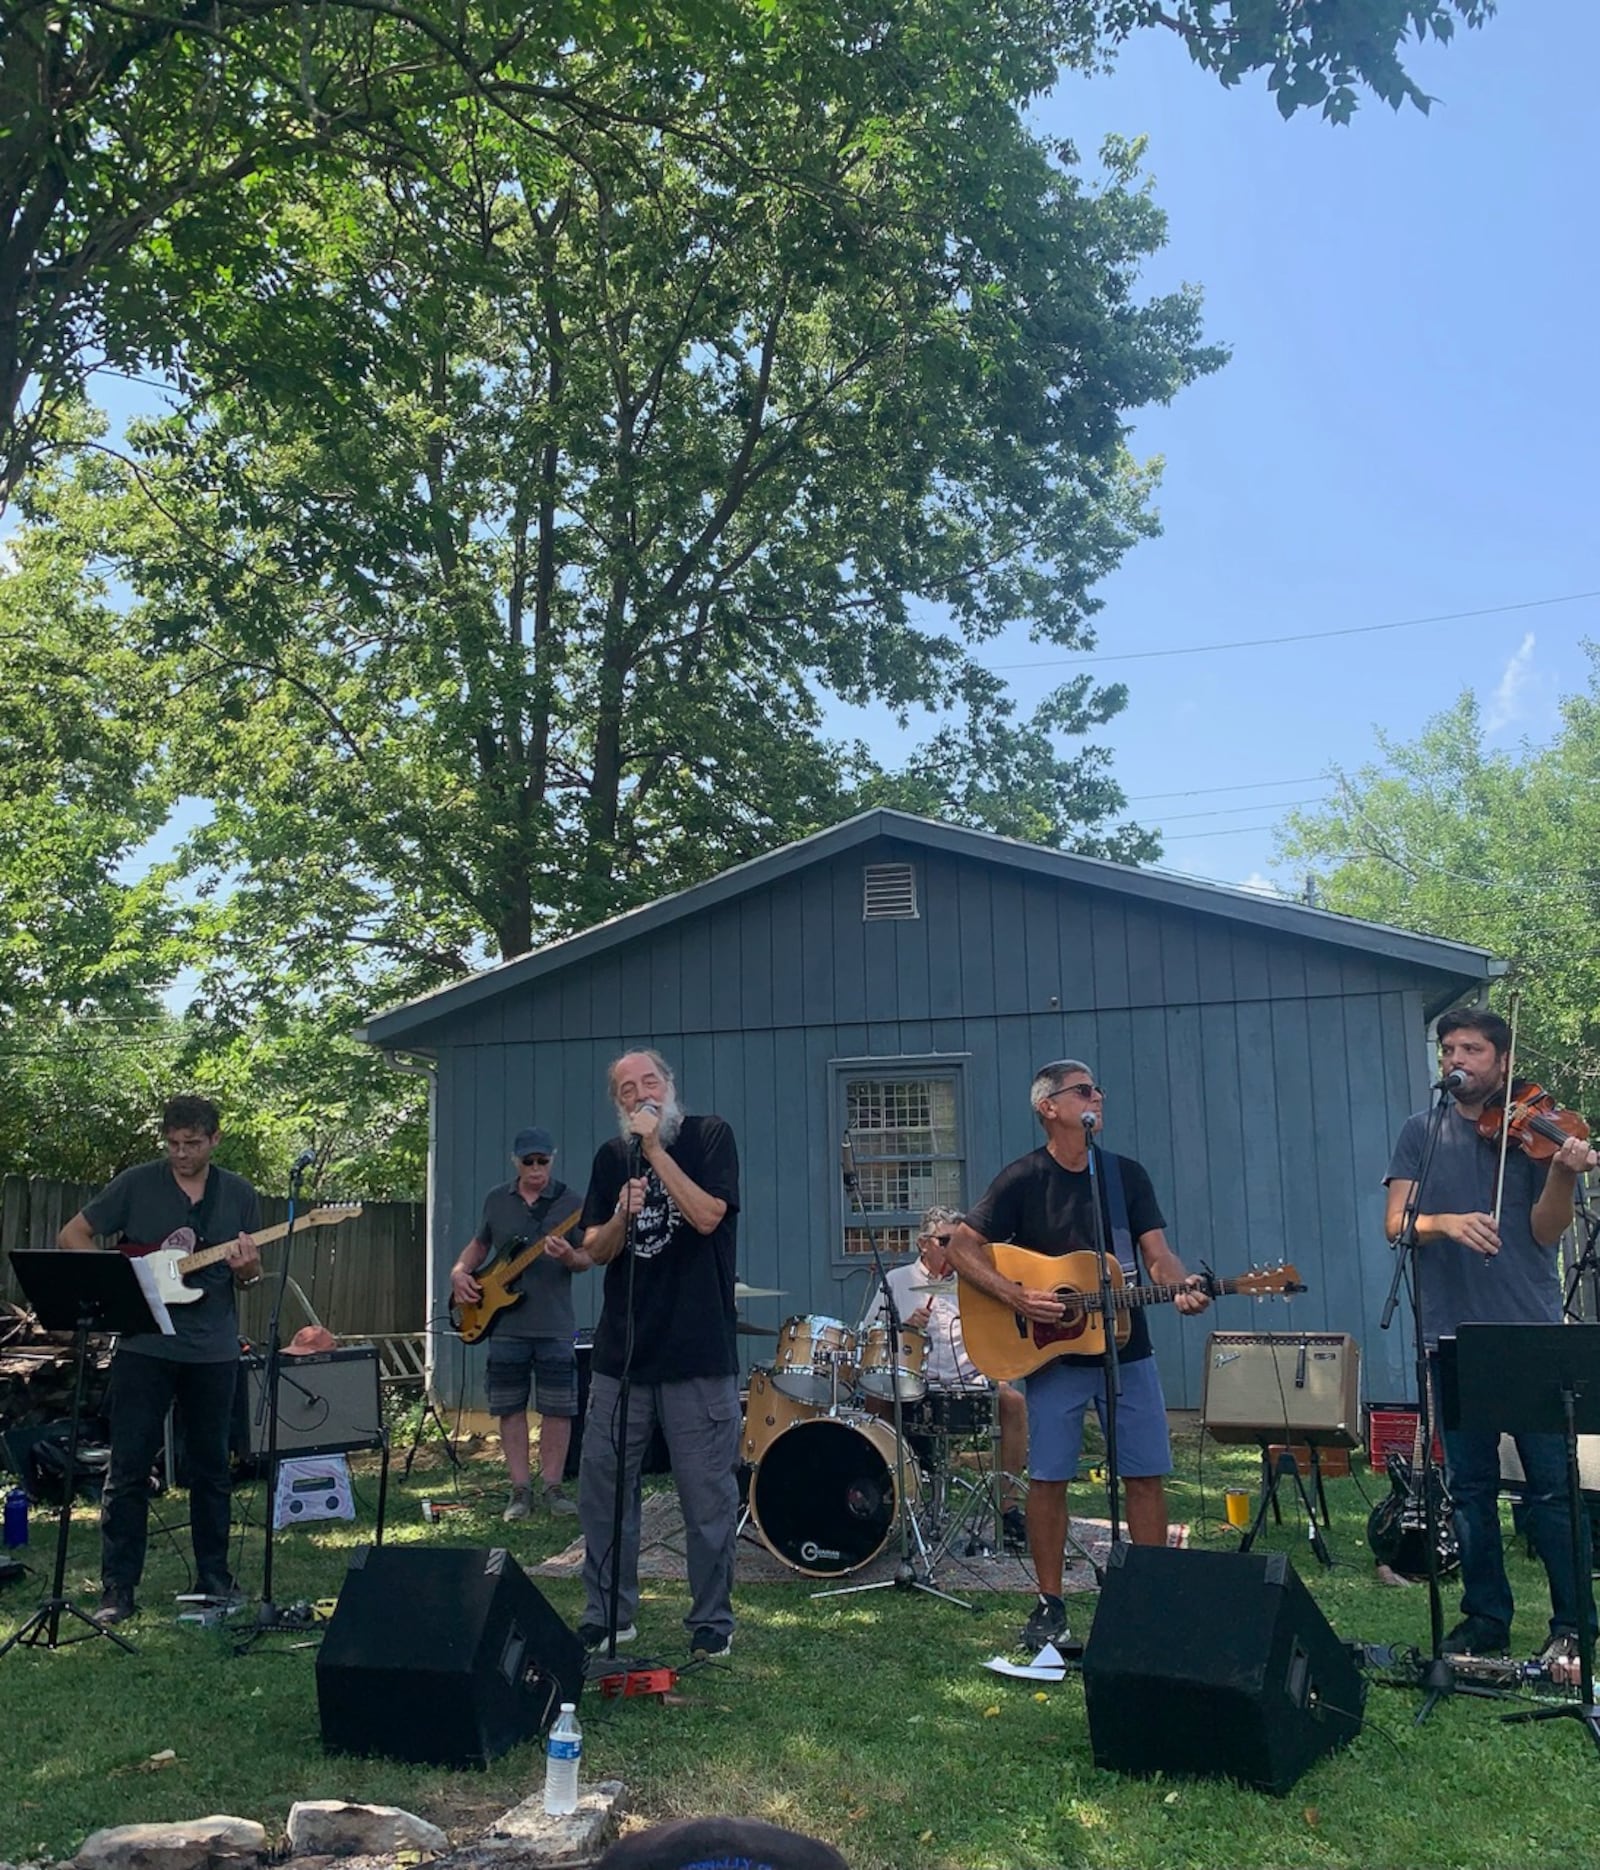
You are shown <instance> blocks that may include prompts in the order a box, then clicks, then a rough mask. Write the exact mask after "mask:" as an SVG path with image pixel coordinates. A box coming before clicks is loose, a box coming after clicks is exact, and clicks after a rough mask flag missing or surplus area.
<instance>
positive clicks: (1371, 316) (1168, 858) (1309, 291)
mask: <svg viewBox="0 0 1600 1870" xmlns="http://www.w3.org/2000/svg"><path fill="white" fill-rule="evenodd" d="M1408 64H1409V66H1410V68H1411V69H1412V71H1413V72H1414V73H1415V74H1416V75H1417V76H1418V77H1419V79H1420V81H1421V82H1422V84H1423V86H1424V88H1425V89H1426V90H1428V91H1429V92H1431V93H1432V94H1433V96H1434V97H1435V98H1436V100H1437V101H1436V103H1435V105H1434V108H1433V110H1432V112H1431V114H1430V115H1428V116H1427V117H1424V116H1422V115H1421V114H1420V113H1419V112H1417V111H1414V110H1411V109H1409V108H1408V109H1406V110H1405V111H1403V112H1402V113H1401V114H1400V115H1398V116H1396V115H1395V114H1394V113H1392V112H1391V111H1389V109H1388V108H1387V107H1386V106H1384V105H1382V104H1379V103H1378V102H1376V101H1375V100H1364V101H1363V103H1362V106H1361V108H1360V110H1359V111H1358V112H1357V114H1356V117H1355V119H1354V121H1353V123H1352V124H1351V125H1350V126H1349V127H1347V128H1343V129H1340V128H1336V127H1334V126H1332V125H1330V124H1325V123H1323V122H1322V121H1321V120H1320V119H1319V118H1315V117H1305V118H1296V119H1295V120H1293V121H1291V122H1289V123H1285V122H1284V121H1283V120H1282V118H1281V117H1280V116H1279V115H1278V112H1277V110H1276V108H1275V106H1274V104H1273V102H1272V100H1271V98H1270V97H1269V96H1268V95H1267V94H1266V92H1265V90H1264V88H1261V87H1260V86H1258V85H1256V84H1254V83H1246V84H1245V85H1243V86H1241V87H1239V88H1238V89H1235V90H1232V91H1226V90H1224V89H1222V87H1221V86H1219V85H1218V84H1217V83H1216V82H1215V81H1214V80H1213V79H1211V78H1210V77H1209V76H1208V75H1207V74H1205V73H1203V72H1201V71H1199V70H1198V69H1197V68H1196V67H1194V66H1193V65H1192V64H1191V63H1190V61H1189V59H1188V57H1187V55H1186V53H1185V52H1184V50H1183V48H1182V46H1181V45H1180V44H1179V42H1178V41H1177V39H1176V38H1175V37H1174V36H1172V35H1170V34H1167V33H1164V32H1149V33H1145V34H1142V35H1140V37H1139V38H1137V39H1136V40H1135V41H1133V42H1132V43H1131V44H1130V45H1129V46H1128V47H1127V48H1126V49H1125V51H1124V52H1123V54H1122V56H1121V58H1120V60H1119V62H1118V66H1117V69H1116V70H1115V72H1114V73H1113V74H1112V75H1111V76H1110V77H1107V78H1094V79H1088V78H1084V77H1072V78H1069V79H1066V80H1064V81H1063V83H1062V84H1061V85H1060V86H1059V88H1058V89H1057V90H1056V92H1055V93H1054V95H1053V96H1052V97H1051V98H1050V99H1049V100H1048V101H1047V102H1046V103H1045V105H1044V106H1043V107H1042V108H1041V109H1040V110H1039V111H1038V113H1037V117H1038V123H1039V127H1040V129H1041V130H1042V131H1044V132H1045V133H1047V134H1050V135H1054V136H1061V135H1065V136H1070V137H1071V138H1072V139H1073V140H1074V141H1075V142H1076V144H1077V145H1078V147H1079V150H1080V152H1082V153H1083V154H1084V155H1085V156H1086V157H1087V156H1089V155H1091V154H1092V152H1093V151H1094V150H1095V149H1096V148H1097V147H1098V144H1099V142H1100V139H1101V138H1102V137H1103V136H1104V135H1105V134H1106V133H1107V132H1108V131H1118V132H1121V133H1124V134H1128V135H1133V134H1139V133H1145V134H1148V136H1149V137H1150V149H1149V153H1148V156H1147V159H1146V160H1147V168H1148V170H1149V172H1150V174H1151V175H1153V177H1154V178H1155V182H1156V195H1157V199H1158V200H1159V202H1160V203H1161V205H1162V206H1163V207H1164V208H1165V209H1166V211H1167V213H1168V216H1169V220H1170V226H1169V246H1168V248H1167V250H1166V252H1165V253H1164V254H1163V255H1162V256H1160V258H1159V259H1158V260H1157V261H1156V262H1155V263H1154V264H1153V265H1152V267H1151V269H1150V271H1149V273H1148V276H1147V277H1148V282H1149V284H1150V286H1151V287H1152V288H1153V289H1158V290H1160V289H1167V288H1169V287H1170V286H1171V285H1173V284H1175V283H1177V282H1179V281H1193V282H1196V283H1198V284H1199V285H1200V286H1201V287H1202V288H1203V289H1204V292H1205V299H1206V324H1207V331H1208V335H1209V336H1210V337H1212V338H1214V339H1219V340H1222V341H1224V342H1226V343H1228V344H1230V345H1231V346H1232V347H1233V360H1232V362H1231V363H1230V364H1229V365H1228V366H1227V367H1226V368H1225V369H1224V370H1222V371H1221V372H1219V373H1218V374H1217V375H1215V376H1213V377H1210V378H1208V379H1207V380H1206V381H1205V382H1203V383H1201V384H1199V385H1197V386H1196V387H1194V388H1192V389H1190V390H1187V391H1185V392H1184V393H1183V395H1182V396H1180V397H1179V398H1178V400H1177V401H1176V402H1175V403H1174V404H1173V406H1172V407H1171V408H1170V409H1164V410H1154V411H1149V412H1145V413H1144V414H1143V415H1141V416H1140V417H1139V419H1138V423H1137V429H1136V433H1135V435H1134V438H1133V440H1134V446H1135V449H1136V450H1137V452H1139V453H1140V454H1141V455H1148V454H1156V453H1159V454H1162V455H1164V456H1165V457H1166V475H1165V480H1164V483H1163V488H1162V492H1161V496H1160V508H1161V512H1162V516H1163V520H1164V524H1165V533H1164V536H1163V537H1162V538H1160V539H1159V540H1156V541H1153V542H1151V543H1149V544H1147V545H1143V546H1140V547H1138V548H1137V549H1136V550H1135V551H1134V552H1133V553H1132V554H1131V555H1130V556H1129V558H1128V559H1127V561H1126V562H1125V564H1124V567H1123V568H1122V570H1120V571H1119V572H1118V573H1117V575H1116V576H1114V577H1113V578H1111V579H1109V580H1108V581H1106V583H1105V584H1103V585H1102V586H1101V590H1100V594H1101V595H1102V596H1103V597H1104V599H1105V608H1104V610H1103V611H1102V613H1101V614H1100V617H1099V618H1098V620H1097V622H1098V629H1099V639H1100V640H1099V646H1098V647H1099V651H1100V652H1101V654H1102V655H1104V656H1106V657H1118V656H1130V657H1133V656H1137V657H1140V658H1141V659H1138V660H1106V661H1102V662H1096V663H1094V664H1092V665H1090V666H1092V667H1094V668H1095V669H1096V670H1097V672H1099V673H1101V674H1103V675H1104V676H1105V677H1106V678H1107V679H1122V680H1125V681H1127V683H1128V684H1129V687H1130V689H1131V698H1130V701H1129V705H1128V708H1127V710H1126V712H1125V713H1124V714H1122V715H1121V716H1120V717H1119V718H1118V719H1117V720H1116V721H1115V722H1113V723H1112V724H1111V725H1110V726H1109V727H1108V728H1107V729H1105V730H1104V733H1103V738H1104V739H1105V740H1106V741H1107V743H1108V744H1109V745H1110V746H1111V747H1112V748H1113V749H1114V752H1115V767H1116V773H1117V777H1118V779H1119V780H1120V782H1121V784H1122V785H1123V787H1124V789H1125V790H1126V792H1127V793H1128V794H1129V795H1130V798H1132V799H1134V800H1137V801H1139V802H1138V803H1137V804H1136V805H1135V806H1134V808H1133V815H1134V816H1136V817H1138V818H1139V819H1140V821H1141V822H1143V823H1160V824H1162V825H1163V831H1164V837H1165V841H1166V853H1165V856H1164V858H1163V860H1162V861H1163V863H1164V864H1165V865H1166V866H1167V867H1169V868H1181V869H1185V870H1190V871H1193V872H1195V873H1196V874H1199V875H1202V876H1207V877H1214V878H1218V879H1221V880H1223V881H1227V882H1241V881H1244V880H1246V879H1249V878H1252V877H1259V876H1263V875H1266V876H1273V877H1274V878H1275V880H1277V881H1279V882H1281V883H1283V884H1286V885H1289V886H1293V884H1294V883H1295V881H1296V879H1295V878H1294V877H1293V876H1292V875H1289V874H1287V873H1284V872H1274V870H1273V868H1272V855H1273V849H1274V844H1273V837H1272V832H1271V829H1270V827H1271V825H1272V824H1273V823H1274V822H1276V821H1277V819H1278V818H1279V817H1280V816H1281V812H1280V810H1279V808H1280V807H1281V805H1282V804H1283V803H1285V802H1288V801H1291V800H1293V801H1304V800H1310V799H1315V798H1317V797H1319V796H1320V795H1322V794H1323V793H1324V791H1325V789H1326V788H1325V785H1324V783H1323V781H1322V780H1321V778H1320V775H1322V774H1324V773H1325V772H1326V771H1327V770H1328V769H1329V768H1330V767H1332V766H1334V765H1339V766H1343V767H1347V768H1348V767H1354V766H1358V765H1360V764H1362V763H1363V762H1365V761H1367V760H1369V759H1371V758H1373V757H1374V756H1375V752H1376V747H1375V741H1374V737H1373V730H1374V727H1381V728H1383V729H1384V730H1385V731H1387V732H1388V733H1389V734H1391V735H1393V736H1397V737H1399V738H1401V739H1410V738H1412V737H1414V735H1415V734H1416V733H1417V732H1418V730H1419V729H1420V728H1421V727H1422V726H1423V724H1424V723H1425V722H1426V720H1427V719H1428V718H1429V717H1430V716H1432V715H1434V714H1437V713H1438V712H1439V711H1440V710H1441V709H1443V708H1445V707H1448V706H1449V705H1450V704H1451V703H1452V702H1453V701H1454V700H1455V698H1456V697H1457V696H1458V695H1459V694H1460V692H1461V691H1462V689H1463V688H1466V687H1472V688H1474V689H1476V690H1477V691H1478V693H1479V695H1480V697H1481V698H1482V700H1483V703H1484V706H1485V709H1486V712H1487V715H1488V718H1489V719H1490V720H1492V721H1493V722H1494V723H1495V729H1494V739H1493V744H1496V745H1499V746H1506V747H1514V746H1515V745H1516V744H1517V743H1518V742H1519V741H1521V740H1523V739H1530V740H1534V741H1538V740H1542V739H1545V738H1548V736H1549V735H1550V733H1551V732H1552V731H1553V729H1554V727H1555V725H1556V701H1557V698H1558V696H1559V695H1561V694H1563V693H1571V692H1573V691H1575V690H1579V689H1582V688H1585V687H1586V686H1587V683H1588V662H1587V659H1586V658H1585V657H1584V655H1583V653H1582V650H1581V647H1580V645H1581V640H1582V639H1583V638H1585V637H1592V638H1596V639H1600V599H1594V598H1591V599H1589V600H1588V601H1585V602H1582V603H1571V604H1559V605H1553V606H1549V607H1546V608H1542V609H1535V610H1526V611H1520V612H1518V611H1513V612H1509V613H1508V614H1504V615H1500V616H1493V617H1483V618H1479V619H1476V620H1472V621H1462V622H1457V623H1451V624H1434V625H1429V626H1426V627H1419V628H1414V629H1403V630H1387V631H1383V632H1379V633H1374V634H1371V635H1367V636H1356V637H1349V636H1347V637H1343V638H1338V637H1335V638H1331V639H1329V640H1326V641H1320V642H1310V643H1298V644H1291V645H1283V646H1280V647H1275V648H1263V649H1254V650H1247V651H1230V652H1225V653H1210V654H1202V655H1181V656H1172V657H1157V658H1149V659H1144V658H1147V656H1148V652H1150V651H1167V650H1172V649H1175V648H1182V647H1185V646H1190V645H1196V644H1212V643H1225V642H1233V641H1237V640H1238V639H1240V638H1257V637H1275V636H1287V635H1294V634H1299V633H1303V632H1312V631H1325V630H1341V629H1349V628H1351V627H1353V626H1361V625H1371V624H1388V623H1395V622H1399V621H1401V620H1404V619H1408V618H1415V617H1429V616H1437V615H1441V614H1444V613H1453V612H1460V611H1472V610H1483V609H1486V608H1489V607H1492V606H1498V605H1513V604H1521V603H1526V602H1527V601H1529V600H1532V599H1542V598H1552V597H1562V596H1566V595H1568V594H1570V593H1574V592H1583V591H1600V549H1597V544H1596V531H1597V529H1596V525H1595V506H1596V500H1595V495H1596V470H1595V438H1596V435H1597V433H1600V387H1597V386H1600V366H1597V362H1596V357H1597V352H1600V338H1597V337H1596V330H1597V327H1600V319H1597V317H1596V302H1597V299H1600V291H1597V288H1600V260H1597V258H1596V255H1597V252H1600V242H1597V238H1596V237H1597V233H1600V227H1597V219H1600V217H1597V212H1596V207H1595V194H1594V190H1595V182H1596V177H1597V174H1600V131H1597V129H1596V115H1595V112H1594V108H1593V74H1594V71H1595V70H1596V68H1597V67H1600V5H1596V4H1595V0H1503V5H1502V11H1501V14H1500V16H1499V17H1498V18H1496V19H1495V20H1493V21H1491V22H1490V24H1489V26H1488V27H1487V28H1486V29H1485V30H1484V31H1482V32H1478V33H1467V34H1463V35H1460V36H1458V38H1457V39H1456V40H1455V42H1454V43H1453V44H1452V45H1450V46H1449V47H1446V48H1435V47H1433V46H1432V45H1430V46H1429V47H1427V48H1425V49H1424V50H1422V51H1420V52H1417V51H1413V53H1412V55H1411V56H1410V58H1409V59H1408ZM1044 653H1045V652H1044V651H1043V650H1041V649H1040V647H1039V646H1037V645H1032V644H1029V643H1028V642H1027V641H1026V639H1025V638H1019V639H1014V640H1009V641H1002V642H1001V643H998V644H996V645H994V646H992V647H991V648H989V649H988V650H986V652H985V661H987V662H988V663H990V665H991V666H994V667H999V666H1001V665H1002V664H1006V663H1014V662H1025V661H1029V660H1036V659H1038V658H1040V657H1041V656H1042V655H1043V654H1044ZM1082 666H1084V665H1083V664H1082V663H1081V662H1072V663H1068V662H1062V663H1058V664H1057V666H1056V667H1054V668H1049V669H1031V670H1018V671H1016V672H1014V673H1013V675H1012V677H1011V679H1012V681H1013V684H1014V689H1015V692H1016V694H1017V695H1018V697H1019V699H1021V700H1023V701H1025V702H1026V701H1028V700H1030V699H1033V698H1036V697H1037V696H1038V695H1039V694H1041V693H1043V692H1044V691H1045V690H1046V689H1047V687H1048V686H1050V685H1051V684H1052V682H1054V681H1057V680H1060V679H1062V677H1063V676H1064V675H1065V674H1066V673H1068V672H1069V671H1070V669H1071V668H1074V667H1082ZM924 732H925V726H924V727H920V728H919V730H918V732H917V736H916V737H918V738H921V737H923V733H924ZM1219 787H1245V788H1249V789H1248V790H1241V791H1237V792H1233V791H1230V792H1217V791H1212V790H1210V789H1211V788H1219ZM1185 794H1193V795H1196V796H1168V795H1185ZM1150 795H1157V796H1155V797H1151V796H1150ZM1196 813H1208V814H1214V815H1210V816H1204V817H1197V816H1190V815H1189V814H1196ZM1179 814H1183V816H1179ZM1222 814H1226V815H1222Z"/></svg>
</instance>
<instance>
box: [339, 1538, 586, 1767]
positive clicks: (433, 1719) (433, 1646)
mask: <svg viewBox="0 0 1600 1870" xmlns="http://www.w3.org/2000/svg"><path fill="white" fill-rule="evenodd" d="M583 1673H584V1654H583V1645H582V1644H581V1643H580V1642H579V1641H578V1639H577V1637H576V1636H574V1635H573V1633H572V1631H571V1630H569V1629H568V1628H567V1626H566V1625H565V1624H564V1623H563V1622H562V1621H561V1618H560V1617H559V1616H558V1615H557V1614H556V1612H555V1611H554V1610H553V1609H551V1607H550V1605H549V1604H548V1603H547V1602H546V1601H545V1599H544V1597H543V1596H542V1595H541V1594H540V1591H539V1589H538V1586H537V1585H535V1584H534V1583H533V1581H532V1580H531V1579H530V1578H529V1577H528V1575H527V1573H526V1572H525V1571H523V1569H522V1567H521V1566H520V1565H519V1564H518V1563H517V1561H516V1560H515V1559H514V1558H513V1557H512V1556H511V1554H510V1553H509V1552H507V1551H505V1550H504V1549H503V1548H498V1547H497V1548H496V1549H494V1550H492V1551H491V1550H489V1549H488V1548H487V1547H483V1546H469V1547H460V1546H456V1547H440V1548H436V1549H429V1550H423V1549H418V1548H417V1547H415V1546H412V1547H404V1546H381V1547H380V1546H366V1547H363V1548H362V1549H361V1550H360V1551H359V1552H357V1554H356V1556H355V1557H354V1558H353V1559H352V1560H351V1562H350V1569H349V1571H348V1572H347V1573H346V1574H345V1581H344V1588H343V1589H342V1590H341V1591H340V1593H339V1602H338V1604H337V1605H336V1606H335V1607H334V1612H333V1616H332V1617H331V1619H330V1620H329V1623H328V1628H327V1632H326V1634H325V1635H324V1636H323V1639H322V1648H321V1649H320V1651H319V1652H318V1654H317V1708H318V1711H319V1713H320V1714H321V1717H322V1744H323V1745H324V1746H325V1747H327V1748H328V1749H329V1750H330V1751H331V1752H336V1753H382V1754H385V1755H387V1756H388V1757H389V1758H390V1759H396V1760H415V1761H418V1762H420V1763H422V1764H424V1765H429V1766H484V1765H487V1764H488V1762H489V1761H490V1760H492V1759H494V1758H495V1757H496V1756H497V1755H498V1754H501V1753H504V1752H505V1751H506V1749H507V1748H508V1747H514V1746H516V1745H517V1744H518V1743H519V1742H520V1741H523V1740H531V1739H534V1738H535V1737H536V1736H538V1735H540V1734H542V1733H544V1732H545V1731H546V1729H547V1728H548V1727H549V1726H550V1723H551V1722H552V1721H553V1720H554V1719H555V1717H556V1714H557V1712H558V1710H559V1708H560V1706H561V1703H562V1702H563V1701H576V1700H577V1699H578V1693H579V1690H580V1689H581V1688H582V1687H583Z"/></svg>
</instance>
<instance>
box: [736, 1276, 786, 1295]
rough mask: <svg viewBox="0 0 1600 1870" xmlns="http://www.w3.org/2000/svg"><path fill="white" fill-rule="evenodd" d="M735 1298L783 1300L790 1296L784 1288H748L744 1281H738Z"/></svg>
mask: <svg viewBox="0 0 1600 1870" xmlns="http://www.w3.org/2000/svg"><path fill="white" fill-rule="evenodd" d="M733 1296H734V1297H735V1298H736V1299H783V1298H787V1297H788V1296H789V1295H788V1294H787V1293H786V1292H785V1291H784V1289H783V1287H782V1286H747V1285H746V1284H745V1283H744V1281H743V1280H742V1279H736V1280H734V1282H733Z"/></svg>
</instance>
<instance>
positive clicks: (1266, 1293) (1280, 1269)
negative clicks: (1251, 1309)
mask: <svg viewBox="0 0 1600 1870" xmlns="http://www.w3.org/2000/svg"><path fill="white" fill-rule="evenodd" d="M1228 1284H1229V1285H1230V1286H1231V1287H1232V1289H1233V1290H1234V1292H1236V1293H1237V1294H1238V1295H1239V1296H1240V1297H1241V1298H1246V1299H1270V1298H1281V1299H1292V1298H1293V1297H1294V1295H1295V1294H1296V1293H1297V1292H1304V1291H1305V1289H1306V1287H1305V1282H1304V1281H1303V1280H1302V1279H1301V1277H1300V1275H1299V1274H1298V1273H1297V1272H1296V1271H1295V1269H1294V1268H1293V1267H1292V1266H1269V1267H1264V1268H1260V1269H1258V1270H1257V1271H1255V1272H1250V1273H1242V1274H1241V1275H1240V1276H1239V1277H1238V1278H1237V1279H1230V1280H1229V1281H1228Z"/></svg>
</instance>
